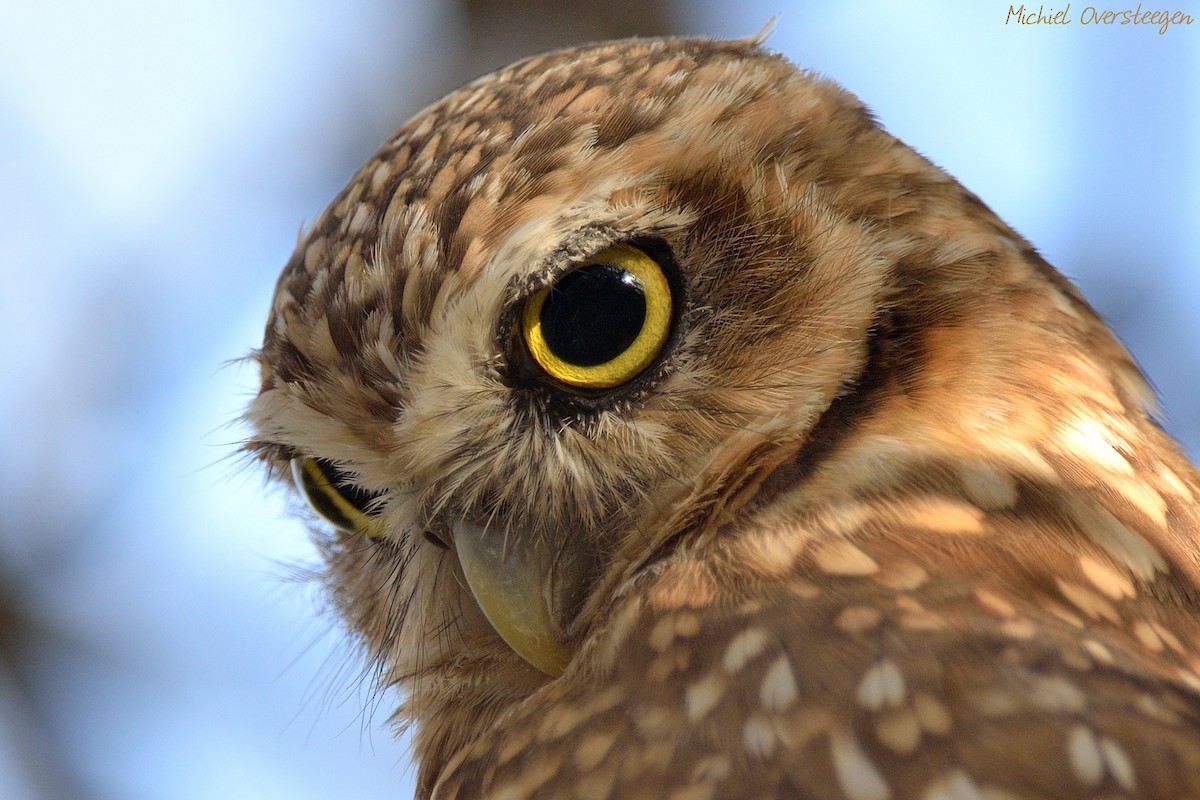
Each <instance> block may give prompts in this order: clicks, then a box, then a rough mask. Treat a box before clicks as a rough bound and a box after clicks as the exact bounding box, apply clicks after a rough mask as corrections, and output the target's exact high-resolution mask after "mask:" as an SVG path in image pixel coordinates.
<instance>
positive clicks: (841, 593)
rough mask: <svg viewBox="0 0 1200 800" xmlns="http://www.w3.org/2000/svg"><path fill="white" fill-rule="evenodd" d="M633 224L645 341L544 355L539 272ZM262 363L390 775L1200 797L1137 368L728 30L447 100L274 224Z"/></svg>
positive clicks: (1194, 568) (1174, 496)
mask: <svg viewBox="0 0 1200 800" xmlns="http://www.w3.org/2000/svg"><path fill="white" fill-rule="evenodd" d="M625 244H628V245H631V246H632V247H633V248H634V249H633V250H632V251H624V250H622V251H620V252H633V253H634V254H635V256H636V257H637V258H641V259H642V260H643V261H645V260H646V259H649V260H648V261H646V263H648V264H651V265H652V267H654V268H661V270H662V272H663V274H664V275H666V276H667V278H666V283H664V284H663V285H664V286H666V285H668V284H669V289H670V295H671V296H670V298H669V299H670V300H671V301H672V302H671V303H670V305H669V315H668V317H669V320H670V327H669V330H667V329H665V328H664V329H663V336H664V337H665V344H664V345H661V350H659V349H655V350H654V351H653V353H657V355H655V356H654V359H653V361H652V362H651V363H650V364H649V366H648V367H644V368H641V367H639V370H640V371H638V372H637V373H636V375H633V376H631V377H629V378H628V379H627V380H624V381H622V382H621V383H620V384H619V385H616V386H613V387H611V388H605V389H601V390H596V389H593V388H578V387H575V386H569V385H564V383H563V382H562V381H560V380H558V379H556V378H555V377H554V376H553V375H552V374H548V373H547V371H546V369H547V368H544V367H543V366H540V365H541V361H540V360H538V359H539V356H537V353H536V349H531V348H532V345H527V344H525V343H526V342H528V341H532V340H531V339H530V338H529V337H530V336H532V335H533V334H531V333H530V330H529V329H530V325H531V324H532V323H531V322H530V320H534V321H535V322H536V319H537V315H536V314H533V315H532V316H531V315H530V314H528V313H526V312H525V310H526V309H527V308H528V307H529V306H528V304H529V303H530V298H531V297H533V296H535V295H536V294H537V293H538V292H539V291H541V290H542V289H544V288H546V287H548V286H553V287H554V288H553V289H552V291H551V293H550V294H549V295H545V296H546V297H550V298H556V297H565V296H566V288H565V287H566V283H565V281H564V278H565V276H567V275H568V274H571V273H572V270H574V269H576V268H579V267H580V265H583V264H586V263H588V259H592V260H593V261H595V260H597V259H599V260H600V261H602V262H605V263H608V262H607V261H605V259H606V258H607V259H608V260H609V261H611V260H612V256H611V253H612V252H614V251H613V250H611V249H610V248H611V247H612V246H613V245H625ZM639 263H641V262H639ZM655 265H656V266H655ZM621 274H622V275H625V277H623V278H622V280H624V281H626V283H628V282H629V280H630V279H629V278H628V275H627V274H626V273H621ZM646 292H647V298H648V297H649V294H648V292H649V290H648V289H647V290H646ZM556 293H557V294H556ZM649 302H650V300H649V299H647V300H646V303H647V304H648V303H649ZM589 303H590V301H588V302H584V303H583V304H582V305H583V307H586V306H588V304H589ZM665 307H666V306H664V308H665ZM536 308H537V307H535V310H536ZM647 308H649V305H647ZM647 314H649V312H647ZM647 318H648V317H647ZM541 319H542V320H543V322H544V321H545V319H546V318H545V317H542V318H541ZM547 324H548V323H547ZM589 330H590V329H589ZM588 335H590V334H588ZM656 341H657V340H656ZM654 346H655V347H656V348H658V347H659V345H657V344H655V345H654ZM531 353H533V354H534V355H533V358H532V359H531ZM653 353H652V354H653ZM258 359H259V362H260V364H261V367H262V389H261V393H260V394H259V396H258V398H257V399H256V400H255V401H254V403H253V405H252V406H251V408H250V411H249V414H248V416H249V419H250V420H251V421H252V423H253V425H254V426H255V430H256V433H255V436H254V439H253V441H252V442H251V443H250V448H251V449H252V450H253V451H254V452H256V453H257V454H258V455H259V456H260V457H261V458H263V459H264V460H266V461H267V462H268V463H269V464H270V465H271V466H272V468H273V469H274V471H275V472H276V473H277V474H278V475H279V476H280V477H281V478H284V479H285V480H286V479H287V471H286V469H285V467H286V466H287V464H288V463H289V462H291V461H293V460H297V461H296V463H297V464H298V465H300V466H301V467H302V469H301V471H298V472H297V473H296V474H297V475H299V476H301V478H302V480H301V483H306V482H315V483H312V485H308V486H307V490H308V491H309V493H310V495H313V494H316V495H317V499H318V505H319V503H320V497H321V496H323V493H326V489H328V485H327V484H322V483H321V481H322V480H324V478H322V477H321V476H322V475H325V476H327V477H328V479H329V481H330V482H331V483H332V484H335V485H336V489H335V494H336V495H338V496H334V495H329V496H330V497H332V498H333V499H332V500H331V501H330V502H333V503H334V504H335V505H337V504H339V503H341V504H342V505H339V506H338V508H340V509H341V511H339V510H338V508H334V509H333V510H332V512H330V511H329V509H325V511H326V513H333V514H334V516H335V518H338V519H341V518H340V517H337V515H338V514H343V516H345V517H346V518H347V520H349V521H347V522H344V523H342V524H343V527H345V528H348V529H349V530H338V531H326V532H324V533H322V534H321V535H320V538H319V540H320V542H321V544H322V547H323V552H324V555H325V558H326V560H327V562H328V570H327V580H328V585H329V590H330V592H331V596H332V597H333V598H334V602H335V605H336V607H337V609H338V610H339V611H340V613H341V614H342V616H343V617H344V618H345V620H346V621H347V622H348V623H349V625H350V627H351V628H352V629H353V630H354V631H355V633H356V635H357V636H358V638H359V639H360V640H361V642H362V644H363V646H364V647H365V649H366V651H367V652H368V653H369V655H370V657H371V658H372V659H373V660H374V662H375V663H377V664H378V665H379V676H380V681H381V683H382V684H384V685H395V686H399V687H400V688H401V689H402V690H403V691H404V693H405V697H406V700H405V703H404V706H403V708H402V709H401V710H400V718H401V719H402V720H404V721H406V722H411V723H413V724H414V725H415V738H414V742H415V751H416V752H415V756H416V758H417V759H418V760H419V763H420V771H419V779H418V784H419V788H418V794H419V796H420V797H423V798H424V797H430V796H432V797H437V798H450V797H463V798H467V797H489V798H497V800H499V799H500V798H506V799H508V800H517V799H518V798H531V797H555V798H558V797H561V798H608V797H612V798H675V799H676V800H685V798H686V799H696V800H700V799H701V798H759V797H762V798H776V797H779V798H782V797H789V798H813V799H814V800H842V799H844V800H889V799H890V798H896V799H897V800H898V799H899V798H929V799H930V800H933V799H934V798H937V799H940V800H946V799H948V798H964V799H965V798H987V800H1001V799H1002V798H1004V799H1007V798H1031V799H1032V798H1092V797H1097V798H1098V797H1137V798H1186V797H1200V674H1198V673H1200V617H1198V616H1197V610H1198V608H1200V598H1198V594H1197V587H1198V585H1200V556H1198V553H1200V547H1198V544H1200V542H1198V538H1200V513H1198V505H1197V497H1200V479H1198V477H1197V472H1196V470H1195V468H1194V467H1193V466H1192V465H1191V464H1189V463H1188V461H1187V460H1186V459H1185V458H1184V457H1183V456H1182V455H1181V453H1180V451H1179V448H1178V447H1177V445H1176V444H1175V443H1174V442H1173V441H1172V440H1171V439H1170V438H1169V437H1168V436H1167V435H1165V434H1164V433H1163V432H1162V430H1161V429H1160V428H1159V427H1158V425H1157V424H1156V423H1155V422H1154V420H1153V419H1152V417H1151V416H1150V414H1151V413H1152V406H1153V403H1154V400H1153V395H1152V392H1151V390H1150V388H1149V386H1148V385H1147V383H1146V381H1145V380H1144V378H1143V377H1142V376H1141V374H1140V372H1139V370H1138V368H1137V366H1136V365H1135V364H1134V362H1133V360H1132V359H1131V358H1130V356H1129V355H1128V354H1127V353H1126V352H1125V350H1124V349H1123V348H1122V346H1121V345H1120V344H1119V343H1118V342H1117V340H1116V339H1115V338H1114V337H1113V335H1112V334H1111V333H1110V332H1109V330H1108V329H1107V327H1106V326H1105V325H1104V323H1103V322H1102V321H1101V320H1100V318H1099V317H1098V316H1097V315H1096V313H1095V312H1094V311H1093V310H1092V309H1091V308H1090V307H1089V306H1088V305H1087V303H1086V302H1085V301H1084V300H1083V298H1082V297H1081V296H1080V295H1079V293H1078V291H1076V289H1075V288H1074V287H1072V286H1071V285H1070V284H1069V283H1068V282H1067V281H1066V280H1065V279H1064V278H1063V277H1062V276H1061V275H1060V274H1059V273H1058V272H1056V271H1055V270H1054V269H1053V268H1052V267H1051V266H1050V265H1049V264H1047V263H1046V262H1045V261H1044V260H1043V259H1042V258H1041V257H1040V256H1039V255H1038V254H1037V252H1036V251H1035V250H1034V248H1033V247H1032V246H1031V245H1030V244H1029V243H1028V242H1026V241H1025V240H1024V239H1022V238H1021V237H1020V236H1019V235H1018V234H1017V233H1015V232H1014V231H1013V230H1012V229H1011V228H1009V227H1008V226H1007V225H1006V224H1005V223H1004V222H1003V221H1001V220H1000V219H999V218H998V217H996V215H995V214H993V213H992V212H991V211H990V210H989V209H988V208H987V207H986V206H985V205H984V204H983V203H982V202H981V201H980V200H979V199H978V198H977V197H975V196H974V195H973V194H971V193H970V192H968V191H967V190H966V189H964V188H963V187H962V186H961V185H959V184H958V183H957V182H956V181H955V180H954V179H953V178H951V177H950V176H948V175H946V174H945V173H944V172H942V171H941V170H939V169H938V168H936V167H934V166H932V165H931V164H930V163H929V162H928V161H926V160H925V159H924V158H922V157H921V156H919V155H918V154H917V153H915V152H914V151H913V150H912V149H911V148H909V147H908V146H906V145H905V144H903V143H902V142H899V141H898V140H896V139H895V138H893V137H892V136H890V135H889V134H888V133H886V132H885V131H884V130H883V129H882V128H881V127H879V125H878V124H877V123H876V122H875V121H874V120H873V118H872V117H871V115H870V114H869V113H868V112H867V110H866V109H865V108H864V107H863V106H862V105H861V103H859V102H858V101H857V100H856V99H855V98H854V97H852V96H851V95H849V94H847V93H846V92H845V91H843V90H842V89H840V88H839V87H837V86H836V85H834V84H833V83H831V82H829V81H826V80H824V79H821V78H818V77H816V76H814V75H811V74H808V73H805V72H801V71H798V70H797V69H796V68H795V67H793V66H792V65H791V64H789V63H788V62H787V61H786V60H784V59H783V58H781V57H779V56H777V55H773V54H770V53H768V52H766V51H765V50H763V49H762V48H761V47H760V45H759V43H757V42H754V41H737V42H720V41H709V40H699V39H673V40H634V41H627V42H617V43H610V44H601V45H596V46H592V47H585V48H580V49H574V50H566V51H562V52H557V53H551V54H548V55H543V56H538V57H535V58H531V59H528V60H526V61H522V62H519V63H517V64H515V65H513V66H511V67H508V68H506V69H503V70H501V71H499V72H497V73H495V74H493V75H489V76H486V77H484V78H481V79H479V80H477V81H475V82H474V83H472V84H469V85H468V86H466V87H464V88H463V89H461V90H459V91H457V92H455V93H453V94H451V95H449V96H448V97H446V98H445V99H443V100H441V101H439V102H437V103H435V104H434V105H433V106H431V107H429V108H428V109H426V110H425V111H423V112H422V113H421V114H419V115H418V116H417V117H415V118H414V119H413V120H412V121H410V122H409V123H407V124H406V125H404V126H403V127H402V128H401V129H400V130H399V132H398V133H397V134H396V135H395V136H394V137H393V138H392V139H391V140H390V141H389V142H388V143H387V144H386V145H385V146H384V147H383V148H382V150H380V152H379V153H378V154H377V155H376V156H374V157H373V158H372V159H371V160H370V162H369V163H368V164H367V165H366V166H365V167H363V168H362V170H361V171H360V172H359V173H358V174H357V175H356V176H355V177H354V179H353V180H352V181H351V182H350V184H349V186H348V187H347V188H346V189H345V190H344V191H343V192H342V194H341V195H339V196H338V198H337V199H336V200H335V201H334V202H333V204H332V205H331V206H330V208H329V209H328V210H327V211H326V212H325V214H324V215H323V216H322V217H321V218H320V219H319V220H318V221H317V223H316V224H315V225H314V226H313V228H312V230H311V231H310V232H309V233H308V235H307V236H306V237H305V238H304V240H303V241H302V242H301V244H300V245H299V247H298V249H297V251H296V254H295V255H294V256H293V258H292V260H291V262H290V263H289V264H288V266H287V268H286V269H285V270H284V273H283V275H282V277H281V278H280V281H279V286H278V291H277V294H276V298H275V304H274V309H273V311H272V314H271V318H270V321H269V323H268V327H267V333H266V339H265V342H264V345H263V348H262V350H261V351H260V352H259V354H258ZM533 361H537V362H538V363H532V362H533ZM305 459H307V461H306V460H305ZM305 465H307V466H305ZM303 468H307V469H308V470H309V471H308V472H304V471H303ZM306 475H307V476H309V477H304V476H306ZM313 476H315V477H313ZM306 485H307V484H306ZM314 487H315V488H314ZM338 497H341V498H343V499H344V501H345V502H343V499H338ZM347 504H348V505H347ZM355 520H358V521H357V522H355ZM355 531H357V532H355ZM464 570H465V571H464ZM477 576H478V577H477ZM505 581H509V583H505ZM481 587H482V588H481ZM513 587H515V588H513ZM506 614H507V615H510V617H511V616H512V615H515V621H511V620H510V622H509V623H506V622H504V621H503V620H504V619H509V617H505V616H504V615H506ZM539 615H540V616H539ZM489 620H490V621H489ZM526 622H528V623H529V626H530V628H529V630H526V629H525V628H522V627H521V626H522V625H524V624H525V623H526ZM506 625H509V627H507V628H506V627H505V626H506ZM497 631H500V633H498V632H497ZM501 634H503V635H501ZM539 637H541V638H539ZM546 637H549V638H546ZM510 644H511V646H510ZM514 648H515V649H514ZM518 651H519V652H521V653H522V655H524V656H525V657H522V655H518ZM527 659H528V660H527ZM531 662H532V663H536V664H538V666H539V667H540V669H539V668H535V667H534V666H532V665H531Z"/></svg>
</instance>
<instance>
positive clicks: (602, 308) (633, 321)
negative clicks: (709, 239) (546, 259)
mask: <svg viewBox="0 0 1200 800" xmlns="http://www.w3.org/2000/svg"><path fill="white" fill-rule="evenodd" d="M672 306H673V303H672V298H671V284H670V282H669V281H668V280H667V276H666V274H665V273H664V272H663V267H662V266H661V265H660V264H659V262H658V261H656V260H655V259H653V258H651V257H650V256H649V255H648V254H646V253H645V252H643V251H642V250H640V249H638V248H636V247H634V246H632V245H627V244H619V245H614V246H612V247H609V248H607V249H605V250H603V251H601V252H599V253H597V254H596V255H595V256H593V257H592V258H590V259H588V260H587V261H585V262H584V263H583V264H582V265H580V266H579V267H578V268H576V269H574V270H572V271H571V272H568V273H567V274H566V275H564V276H563V277H561V278H559V279H558V281H556V282H555V283H554V284H552V285H550V286H547V287H546V288H545V289H542V290H541V291H539V292H538V293H537V294H535V295H533V296H532V297H530V298H529V300H528V301H526V303H525V308H524V311H523V312H522V314H521V320H520V326H521V335H522V338H523V339H524V342H525V346H526V348H528V350H529V354H530V356H532V358H533V360H534V361H535V362H537V365H538V366H539V367H541V368H542V369H543V370H544V371H545V372H546V374H547V375H549V376H550V377H551V378H553V379H554V380H556V381H559V382H560V383H563V384H566V385H567V386H573V387H579V388H582V389H600V390H603V389H614V388H616V387H618V386H621V385H622V384H625V383H628V382H629V381H630V380H632V379H633V378H635V377H636V376H637V375H638V374H640V373H641V372H642V371H643V370H645V369H646V368H647V367H648V366H650V364H651V363H653V361H654V359H655V358H656V357H657V356H658V354H659V353H660V352H662V349H663V346H664V345H665V344H666V342H667V335H668V334H669V333H670V330H671V314H672Z"/></svg>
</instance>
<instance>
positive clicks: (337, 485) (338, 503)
mask: <svg viewBox="0 0 1200 800" xmlns="http://www.w3.org/2000/svg"><path fill="white" fill-rule="evenodd" d="M292 479H293V480H294V481H295V482H296V486H297V487H298V488H299V489H300V492H301V494H303V495H304V499H305V500H307V501H308V504H309V505H310V506H312V509H313V511H316V512H317V513H318V514H320V515H321V516H322V517H324V518H325V519H327V520H328V521H329V522H331V523H332V524H334V525H335V526H337V527H339V528H341V529H342V530H344V531H348V532H350V533H361V534H363V535H364V536H380V535H382V533H383V525H382V523H380V521H379V517H377V516H376V515H375V513H374V512H373V510H372V504H373V503H374V501H375V499H376V497H377V495H374V494H372V493H371V492H368V491H366V490H365V489H363V488H362V487H361V486H359V485H358V484H356V483H354V481H353V480H352V479H351V478H350V476H349V475H347V474H346V473H345V472H343V471H342V470H340V469H338V468H337V467H336V466H334V464H333V462H331V461H326V460H325V459H323V458H293V459H292Z"/></svg>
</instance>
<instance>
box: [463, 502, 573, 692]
mask: <svg viewBox="0 0 1200 800" xmlns="http://www.w3.org/2000/svg"><path fill="white" fill-rule="evenodd" d="M450 530H451V535H452V536H453V540H454V541H453V544H452V547H453V549H454V551H455V553H457V555H458V560H459V563H460V564H461V565H462V569H463V574H464V575H465V576H466V579H467V586H468V587H469V588H470V590H471V594H472V595H474V597H475V602H477V603H478V604H479V607H480V609H482V610H483V613H484V616H486V617H487V619H488V622H490V623H491V624H492V627H493V628H495V629H496V632H497V633H498V634H500V636H501V638H503V639H504V641H505V642H507V643H508V645H509V647H511V648H512V649H513V650H515V651H516V652H517V655H519V656H521V657H522V658H524V659H525V660H526V661H528V662H529V663H530V664H532V665H533V666H535V667H537V668H538V669H539V670H541V671H542V672H544V673H546V674H547V675H550V676H554V677H557V676H558V675H561V674H562V672H563V670H564V669H566V666H567V662H569V661H570V660H571V655H572V652H573V649H572V647H571V646H570V645H569V644H568V643H567V642H566V640H565V633H566V629H567V626H568V625H570V623H571V621H572V620H573V619H574V618H575V615H576V614H577V613H578V612H579V607H580V605H581V604H582V602H583V598H584V595H585V592H586V589H587V583H588V578H589V577H590V575H591V572H592V570H591V566H592V565H591V563H590V561H589V560H588V559H587V558H586V556H585V555H584V554H583V553H577V552H574V551H571V550H569V549H564V551H563V552H553V551H552V550H551V548H550V547H549V546H548V545H547V543H546V542H544V541H541V540H539V539H538V537H536V536H532V535H528V534H525V533H524V532H515V533H514V532H511V531H504V530H488V529H487V528H482V527H480V526H478V525H474V524H472V523H470V522H466V521H464V520H456V521H455V522H453V523H451V526H450Z"/></svg>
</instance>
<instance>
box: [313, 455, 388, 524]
mask: <svg viewBox="0 0 1200 800" xmlns="http://www.w3.org/2000/svg"><path fill="white" fill-rule="evenodd" d="M317 463H318V464H319V465H320V467H321V471H322V472H324V473H325V477H326V478H327V479H328V480H329V482H330V483H332V484H333V485H334V486H335V487H336V488H337V490H338V494H340V495H341V496H342V497H344V498H346V501H347V502H348V503H350V505H352V506H354V507H355V508H357V509H358V510H359V511H362V512H363V513H365V514H369V513H371V512H370V511H369V509H370V507H371V503H372V502H373V501H374V500H375V498H376V495H375V494H373V493H372V492H368V491H367V490H366V489H364V488H362V487H361V486H359V485H358V484H357V483H355V482H354V479H353V478H351V477H350V476H349V475H347V474H346V473H345V472H343V471H342V470H340V469H338V468H337V467H335V466H334V465H333V462H331V461H326V460H325V459H323V458H319V459H317Z"/></svg>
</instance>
